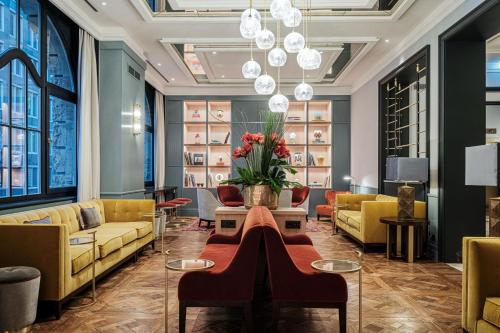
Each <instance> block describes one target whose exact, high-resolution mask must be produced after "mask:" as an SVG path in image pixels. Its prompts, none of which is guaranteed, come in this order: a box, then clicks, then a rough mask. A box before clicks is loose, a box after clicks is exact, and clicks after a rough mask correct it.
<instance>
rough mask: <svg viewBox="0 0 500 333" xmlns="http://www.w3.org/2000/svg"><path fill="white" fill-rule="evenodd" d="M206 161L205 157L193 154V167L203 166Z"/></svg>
mask: <svg viewBox="0 0 500 333" xmlns="http://www.w3.org/2000/svg"><path fill="white" fill-rule="evenodd" d="M204 161H205V155H204V154H199V153H195V154H193V165H203V164H204Z"/></svg>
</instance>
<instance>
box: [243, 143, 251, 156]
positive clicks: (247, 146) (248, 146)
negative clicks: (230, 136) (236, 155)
mask: <svg viewBox="0 0 500 333" xmlns="http://www.w3.org/2000/svg"><path fill="white" fill-rule="evenodd" d="M243 150H244V151H245V155H247V154H249V153H250V152H251V151H252V145H251V144H250V143H248V142H245V143H243Z"/></svg>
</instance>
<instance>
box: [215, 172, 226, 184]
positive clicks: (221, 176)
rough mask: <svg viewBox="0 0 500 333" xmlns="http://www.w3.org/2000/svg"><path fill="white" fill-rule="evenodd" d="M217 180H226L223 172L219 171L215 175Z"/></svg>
mask: <svg viewBox="0 0 500 333" xmlns="http://www.w3.org/2000/svg"><path fill="white" fill-rule="evenodd" d="M215 180H216V181H218V182H219V183H220V182H221V181H223V180H224V175H223V174H222V173H218V174H216V175H215Z"/></svg>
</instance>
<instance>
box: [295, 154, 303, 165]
mask: <svg viewBox="0 0 500 333" xmlns="http://www.w3.org/2000/svg"><path fill="white" fill-rule="evenodd" d="M293 164H295V165H296V166H302V165H303V155H302V153H301V152H296V153H294V154H293Z"/></svg>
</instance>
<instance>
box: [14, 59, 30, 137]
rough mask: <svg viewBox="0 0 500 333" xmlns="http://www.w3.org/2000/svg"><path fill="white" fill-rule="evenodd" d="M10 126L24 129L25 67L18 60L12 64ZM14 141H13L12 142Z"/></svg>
mask: <svg viewBox="0 0 500 333" xmlns="http://www.w3.org/2000/svg"><path fill="white" fill-rule="evenodd" d="M11 63H12V85H11V89H12V115H11V116H12V125H16V126H21V127H24V126H26V125H25V107H26V106H25V102H26V95H25V94H26V76H25V75H26V66H25V65H24V64H23V63H22V62H21V61H19V60H13V61H12V62H11ZM13 141H14V140H13Z"/></svg>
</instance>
